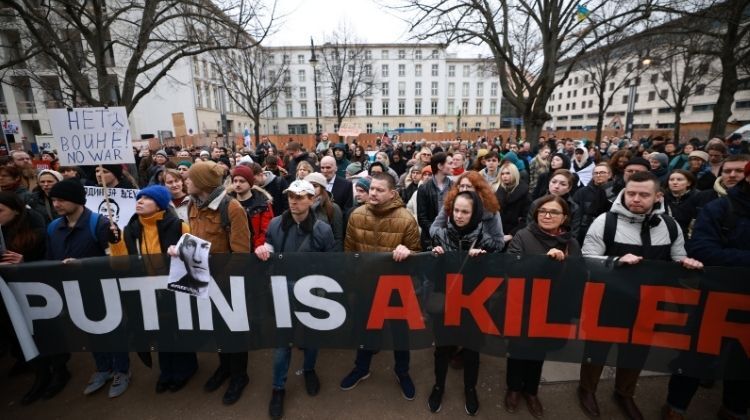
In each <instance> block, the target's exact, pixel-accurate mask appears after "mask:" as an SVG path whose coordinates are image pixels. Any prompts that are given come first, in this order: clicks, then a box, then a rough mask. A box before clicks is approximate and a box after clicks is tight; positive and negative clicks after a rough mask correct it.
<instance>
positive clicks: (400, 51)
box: [398, 50, 406, 60]
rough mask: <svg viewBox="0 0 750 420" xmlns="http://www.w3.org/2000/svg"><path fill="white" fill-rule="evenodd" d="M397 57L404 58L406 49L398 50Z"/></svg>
mask: <svg viewBox="0 0 750 420" xmlns="http://www.w3.org/2000/svg"><path fill="white" fill-rule="evenodd" d="M398 59H399V60H406V50H398Z"/></svg>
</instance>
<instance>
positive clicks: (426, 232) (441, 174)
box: [417, 152, 453, 249]
mask: <svg viewBox="0 0 750 420" xmlns="http://www.w3.org/2000/svg"><path fill="white" fill-rule="evenodd" d="M430 167H431V168H432V179H430V180H429V181H426V182H424V183H423V184H422V185H420V186H419V189H417V222H419V227H420V229H421V230H422V233H421V241H422V249H427V248H429V247H430V245H431V241H432V240H431V239H430V226H432V222H434V221H435V218H436V217H437V215H438V213H439V212H440V207H441V206H442V205H443V199H444V197H445V194H446V193H447V192H448V190H449V189H450V188H451V186H452V185H453V181H451V179H450V178H449V177H450V176H451V175H452V174H453V158H452V157H451V156H448V155H447V154H446V153H444V152H440V153H436V154H434V155H432V158H430Z"/></svg>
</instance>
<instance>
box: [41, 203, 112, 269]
mask: <svg viewBox="0 0 750 420" xmlns="http://www.w3.org/2000/svg"><path fill="white" fill-rule="evenodd" d="M91 214H92V213H91V210H89V209H87V208H84V209H83V213H82V214H81V217H80V218H79V219H78V221H77V222H76V224H75V226H73V228H72V229H70V228H68V220H67V219H65V218H63V219H62V220H61V221H60V223H59V224H58V225H57V228H56V229H54V230H53V231H52V235H47V257H46V259H48V260H64V259H66V258H87V257H103V256H104V255H106V250H107V248H108V247H109V242H110V239H113V238H112V233H111V231H110V230H109V221H107V218H106V217H104V216H99V222H98V223H97V225H96V238H92V237H91V232H90V231H89V219H91Z"/></svg>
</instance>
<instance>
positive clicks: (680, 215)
mask: <svg viewBox="0 0 750 420" xmlns="http://www.w3.org/2000/svg"><path fill="white" fill-rule="evenodd" d="M696 193H697V191H695V190H687V191H686V192H685V193H684V194H682V195H681V196H679V197H675V196H674V195H673V194H672V192H671V191H669V190H667V192H666V193H664V207H665V209H664V210H665V211H666V212H667V214H668V215H670V216H672V218H673V219H674V220H675V221H677V223H678V224H679V225H680V227H681V228H682V233H683V234H684V235H685V236H686V237H689V236H690V235H688V232H689V231H690V222H692V221H693V219H694V218H695V216H696V215H695V214H694V212H695V209H694V207H692V204H691V199H692V198H693V196H695V194H696ZM701 207H703V206H701Z"/></svg>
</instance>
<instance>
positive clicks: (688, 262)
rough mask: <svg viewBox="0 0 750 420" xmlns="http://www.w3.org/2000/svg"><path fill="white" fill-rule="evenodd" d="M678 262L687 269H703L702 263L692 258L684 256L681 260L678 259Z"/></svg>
mask: <svg viewBox="0 0 750 420" xmlns="http://www.w3.org/2000/svg"><path fill="white" fill-rule="evenodd" d="M680 264H682V266H683V267H685V268H687V269H689V270H701V269H703V263H702V262H700V261H698V260H696V259H693V258H684V259H683V260H682V261H680Z"/></svg>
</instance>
